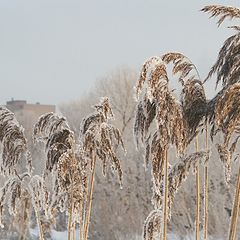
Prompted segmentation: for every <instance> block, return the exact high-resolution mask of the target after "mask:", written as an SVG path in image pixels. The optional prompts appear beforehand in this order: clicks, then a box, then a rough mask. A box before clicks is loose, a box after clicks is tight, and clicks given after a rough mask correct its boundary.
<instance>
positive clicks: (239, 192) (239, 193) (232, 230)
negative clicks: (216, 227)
mask: <svg viewBox="0 0 240 240" xmlns="http://www.w3.org/2000/svg"><path fill="white" fill-rule="evenodd" d="M239 205H240V167H239V170H238V179H237V184H236V190H235V197H234V203H233V208H232V217H231V223H230V227H229V236H228V239H229V240H235V239H236V232H237V222H238V214H239Z"/></svg>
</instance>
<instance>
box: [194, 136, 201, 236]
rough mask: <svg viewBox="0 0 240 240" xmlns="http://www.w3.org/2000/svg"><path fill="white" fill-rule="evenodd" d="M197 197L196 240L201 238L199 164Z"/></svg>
mask: <svg viewBox="0 0 240 240" xmlns="http://www.w3.org/2000/svg"><path fill="white" fill-rule="evenodd" d="M195 150H196V152H198V150H199V139H198V135H197V136H196V142H195ZM196 198H197V207H196V240H200V230H199V227H200V169H199V164H198V163H197V166H196Z"/></svg>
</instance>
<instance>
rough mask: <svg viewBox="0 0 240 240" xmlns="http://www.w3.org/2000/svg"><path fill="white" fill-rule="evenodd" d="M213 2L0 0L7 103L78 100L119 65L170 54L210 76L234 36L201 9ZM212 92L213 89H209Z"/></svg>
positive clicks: (0, 65)
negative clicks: (176, 53)
mask: <svg viewBox="0 0 240 240" xmlns="http://www.w3.org/2000/svg"><path fill="white" fill-rule="evenodd" d="M209 4H224V5H233V6H239V1H237V0H235V1H229V0H228V1H227V0H225V1H223V0H222V1H217V0H216V1H207V0H201V1H200V0H198V1H197V0H182V1H179V0H174V1H173V0H166V1H161V0H94V1H91V0H86V1H82V0H38V1H36V0H0V83H1V86H0V89H1V94H0V104H4V103H5V102H6V101H7V100H9V99H10V98H12V97H13V98H14V99H26V100H27V101H28V102H33V103H34V102H41V103H49V104H59V103H61V102H67V101H70V100H76V99H78V98H79V97H80V96H81V95H82V94H84V93H85V92H86V91H88V90H89V89H90V88H91V87H92V86H93V85H94V82H95V81H96V80H97V79H98V78H101V77H102V76H104V75H106V74H107V73H108V72H110V71H112V70H113V69H114V68H116V67H119V66H122V65H128V66H130V67H133V68H135V69H136V70H137V71H139V70H140V67H141V65H142V63H143V62H144V61H145V60H146V59H147V58H149V57H151V56H153V55H159V54H162V53H164V52H166V51H180V52H182V53H184V54H186V55H187V56H188V57H189V58H190V59H191V60H192V61H193V62H194V63H195V64H196V65H197V66H198V68H199V71H200V73H201V75H202V78H204V77H205V76H206V74H207V71H208V70H209V68H210V67H211V65H212V64H213V63H214V61H215V60H216V57H217V52H218V50H219V48H220V47H221V45H222V43H223V41H224V40H225V38H226V37H227V36H229V35H230V34H231V30H229V29H227V28H226V27H224V26H223V27H220V28H217V25H216V24H215V23H216V20H214V19H208V16H207V14H204V13H202V12H200V11H199V10H200V9H201V8H202V7H203V6H205V5H209ZM208 91H209V90H208Z"/></svg>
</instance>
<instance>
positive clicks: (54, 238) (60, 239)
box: [30, 228, 221, 240]
mask: <svg viewBox="0 0 240 240" xmlns="http://www.w3.org/2000/svg"><path fill="white" fill-rule="evenodd" d="M30 234H31V237H32V239H36V240H37V239H38V229H37V228H35V229H30ZM67 236H68V233H67V231H65V232H57V231H55V230H52V233H51V240H66V239H67ZM76 239H79V231H76ZM127 239H128V240H142V236H134V237H133V236H128V237H127ZM168 239H171V240H194V239H195V237H194V236H193V235H192V236H185V237H184V238H183V237H181V238H180V237H178V236H177V235H176V234H173V233H170V234H168ZM201 239H203V236H202V237H201ZM118 240H126V236H125V237H123V238H119V239H118ZM209 240H221V239H216V238H212V237H210V236H209Z"/></svg>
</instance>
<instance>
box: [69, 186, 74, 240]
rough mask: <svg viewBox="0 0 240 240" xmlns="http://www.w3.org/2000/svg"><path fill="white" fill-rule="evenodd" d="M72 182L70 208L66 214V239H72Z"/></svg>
mask: <svg viewBox="0 0 240 240" xmlns="http://www.w3.org/2000/svg"><path fill="white" fill-rule="evenodd" d="M72 185H73V183H71V192H70V208H69V216H68V240H72V222H73V186H72Z"/></svg>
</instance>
